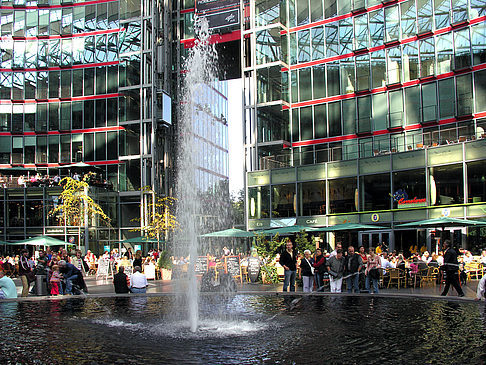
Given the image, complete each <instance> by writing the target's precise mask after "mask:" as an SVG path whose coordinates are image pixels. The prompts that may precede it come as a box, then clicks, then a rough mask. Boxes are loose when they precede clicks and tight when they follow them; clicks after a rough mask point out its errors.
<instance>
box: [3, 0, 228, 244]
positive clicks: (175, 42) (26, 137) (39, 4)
mask: <svg viewBox="0 0 486 365" xmlns="http://www.w3.org/2000/svg"><path fill="white" fill-rule="evenodd" d="M180 11H181V9H180V4H178V2H174V3H165V2H163V1H159V0H143V1H141V0H138V1H132V0H97V1H77V0H74V1H73V0H69V1H64V0H38V1H29V0H14V1H12V0H1V1H0V32H1V33H0V169H1V170H2V175H3V176H2V187H3V188H2V189H0V209H1V211H0V237H1V239H2V240H17V239H23V238H26V237H30V236H33V235H38V234H48V235H53V236H59V237H58V238H61V239H66V238H67V237H68V236H70V235H71V234H74V231H76V227H59V226H60V225H61V226H62V224H60V223H59V222H57V221H55V220H52V219H51V218H50V217H49V216H48V215H47V213H48V211H49V210H50V208H52V206H53V204H56V203H57V196H58V194H59V192H60V191H59V188H54V187H49V186H39V187H37V186H36V187H32V186H28V187H27V188H26V189H25V188H23V187H21V186H19V185H18V182H17V177H16V176H15V177H12V176H11V175H12V174H13V173H12V172H11V171H9V169H11V168H12V167H15V168H16V169H22V168H25V169H29V170H30V171H29V172H27V171H26V173H25V175H27V174H29V175H30V174H35V173H36V172H38V173H40V174H41V175H49V176H51V177H52V176H55V175H60V176H61V177H62V176H66V175H69V174H72V173H73V172H74V168H73V169H71V168H70V165H73V164H75V163H79V162H84V163H87V164H89V165H92V166H95V167H96V170H95V172H97V173H98V174H99V176H100V178H101V179H102V180H106V181H107V185H108V186H110V188H109V189H104V188H100V187H93V189H92V193H93V197H94V198H95V199H96V201H98V202H99V203H100V204H101V205H102V206H103V207H104V208H105V212H106V213H107V214H108V215H109V216H110V218H111V219H112V225H113V226H114V228H115V229H104V228H103V227H100V226H99V225H98V223H97V222H92V225H91V229H90V231H89V242H88V247H87V248H90V249H91V250H92V251H94V252H99V251H100V250H102V249H103V246H105V245H111V246H112V247H113V246H114V247H118V241H119V240H121V239H125V238H130V237H133V236H136V235H139V234H140V233H137V232H131V230H133V229H134V228H136V227H137V226H138V227H140V226H143V225H145V222H144V214H143V213H144V211H145V210H146V207H147V205H148V203H149V201H150V199H151V198H152V197H151V195H146V194H144V193H142V192H141V191H140V189H141V188H142V187H144V186H151V187H152V188H153V189H154V190H155V191H156V192H157V193H158V194H159V195H161V196H164V195H172V193H173V185H174V181H173V178H174V174H173V167H174V161H173V156H174V155H175V149H176V148H177V147H176V145H175V143H174V140H175V135H174V133H173V130H175V127H174V125H176V124H177V113H176V112H175V110H176V107H177V103H178V98H177V96H178V95H180V93H179V91H180V90H179V88H178V85H179V83H178V82H177V81H180V80H181V78H182V73H181V71H182V70H181V60H182V58H181V57H180V55H181V54H180V53H179V52H181V44H182V43H181V40H182V39H183V38H184V37H183V35H184V32H181V34H179V33H178V31H179V28H178V26H177V25H178V22H177V20H175V19H177V18H178V17H179V16H180ZM172 25H174V26H175V27H174V28H173V27H172ZM182 49H184V47H182ZM174 80H176V81H174ZM225 87H226V86H225V84H221V85H219V84H218V85H215V86H214V88H212V89H211V90H208V100H204V101H201V105H204V106H206V105H207V106H208V110H207V112H206V114H207V115H208V116H211V117H208V118H206V119H205V121H204V123H202V121H201V123H202V124H204V127H201V128H200V131H199V132H200V136H198V137H200V138H199V143H201V145H202V146H203V147H202V148H201V149H202V151H203V153H204V155H203V154H202V155H201V159H200V160H201V161H200V167H201V168H200V170H201V176H200V179H201V187H202V186H205V187H207V186H209V185H210V184H212V183H214V179H213V177H212V176H213V175H214V176H222V177H224V178H225V179H226V180H227V178H228V173H227V170H228V162H227V125H226V113H227V98H226V92H227V90H226V88H225ZM216 99H217V100H218V101H219V102H215V100H216ZM172 105H174V106H175V107H172ZM213 109H214V110H213ZM173 110H174V111H173ZM215 121H217V122H218V123H214V122H215ZM202 124H201V125H202ZM215 151H216V152H218V153H215V155H216V156H217V157H216V159H215V161H213V160H211V161H208V158H207V156H209V155H210V153H213V152H215ZM208 172H210V174H209V175H210V176H208ZM17 175H19V174H17ZM41 208H42V209H41ZM31 210H35V212H36V214H35V215H31ZM140 217H142V220H141V221H140V222H139V221H136V220H134V219H136V218H140ZM97 228H98V229H97ZM76 232H78V231H76Z"/></svg>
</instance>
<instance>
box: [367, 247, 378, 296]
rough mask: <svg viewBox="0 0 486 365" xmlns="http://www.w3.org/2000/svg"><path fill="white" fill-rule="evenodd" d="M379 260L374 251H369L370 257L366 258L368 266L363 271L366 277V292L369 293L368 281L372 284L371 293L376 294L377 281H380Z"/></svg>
mask: <svg viewBox="0 0 486 365" xmlns="http://www.w3.org/2000/svg"><path fill="white" fill-rule="evenodd" d="M380 267H381V260H380V256H378V255H377V254H376V253H375V251H374V250H370V257H369V258H368V265H367V267H366V270H365V275H366V290H368V291H370V293H371V290H370V289H371V288H370V281H372V282H373V291H374V293H375V294H378V280H379V279H380V270H379V269H380Z"/></svg>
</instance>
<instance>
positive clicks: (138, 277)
mask: <svg viewBox="0 0 486 365" xmlns="http://www.w3.org/2000/svg"><path fill="white" fill-rule="evenodd" d="M147 285H148V283H147V277H146V276H145V274H143V273H142V268H141V267H140V266H135V267H134V268H133V274H132V276H131V277H130V290H131V291H132V293H135V294H137V293H146V292H147Z"/></svg>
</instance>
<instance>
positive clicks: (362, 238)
mask: <svg viewBox="0 0 486 365" xmlns="http://www.w3.org/2000/svg"><path fill="white" fill-rule="evenodd" d="M391 232H392V231H391V230H389V231H363V232H359V245H360V246H364V248H365V250H366V251H368V250H369V249H370V247H373V248H376V247H377V246H378V245H379V244H381V243H382V242H384V243H385V245H386V246H387V247H388V250H389V251H392V250H393V239H392V234H391Z"/></svg>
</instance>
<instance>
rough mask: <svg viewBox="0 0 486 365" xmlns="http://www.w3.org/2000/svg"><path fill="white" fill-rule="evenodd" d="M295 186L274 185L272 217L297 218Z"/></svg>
mask: <svg viewBox="0 0 486 365" xmlns="http://www.w3.org/2000/svg"><path fill="white" fill-rule="evenodd" d="M295 199H296V196H295V184H282V185H274V186H273V187H272V217H274V218H281V217H295V215H296V209H297V206H296V201H295Z"/></svg>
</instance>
